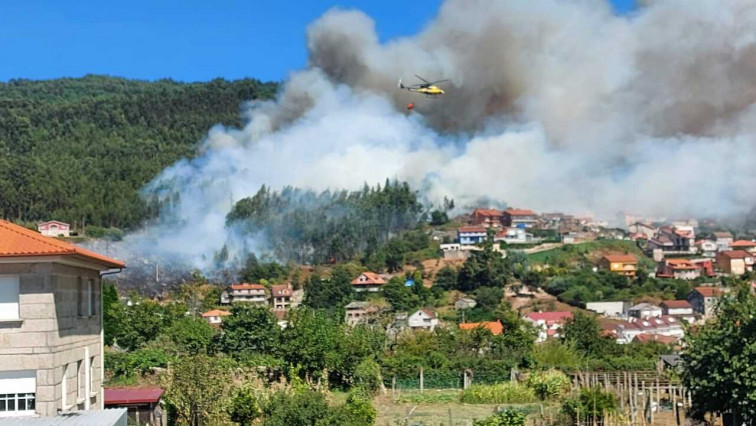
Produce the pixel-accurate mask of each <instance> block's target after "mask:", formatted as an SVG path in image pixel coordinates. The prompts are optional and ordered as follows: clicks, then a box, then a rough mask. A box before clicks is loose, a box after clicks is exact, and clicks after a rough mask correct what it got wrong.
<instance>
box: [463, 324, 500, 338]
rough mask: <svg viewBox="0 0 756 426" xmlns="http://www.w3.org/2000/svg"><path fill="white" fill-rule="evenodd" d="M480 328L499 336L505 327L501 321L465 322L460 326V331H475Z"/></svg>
mask: <svg viewBox="0 0 756 426" xmlns="http://www.w3.org/2000/svg"><path fill="white" fill-rule="evenodd" d="M478 327H483V328H487V329H488V330H489V331H490V332H491V334H493V335H495V336H498V335H500V334H501V333H503V332H504V326H503V325H502V324H501V322H499V321H489V322H463V323H461V324H459V329H460V330H475V329H476V328H478Z"/></svg>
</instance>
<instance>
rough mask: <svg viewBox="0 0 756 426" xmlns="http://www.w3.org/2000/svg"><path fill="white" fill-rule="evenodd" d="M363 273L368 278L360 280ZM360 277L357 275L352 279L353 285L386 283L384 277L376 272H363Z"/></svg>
mask: <svg viewBox="0 0 756 426" xmlns="http://www.w3.org/2000/svg"><path fill="white" fill-rule="evenodd" d="M363 275H364V276H365V278H367V279H366V280H365V281H360V277H361V276H363ZM360 277H357V278H355V279H354V280H352V284H353V285H369V284H386V281H384V280H383V278H381V276H380V275H378V274H376V273H375V272H363V273H361V274H360Z"/></svg>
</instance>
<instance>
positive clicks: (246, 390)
mask: <svg viewBox="0 0 756 426" xmlns="http://www.w3.org/2000/svg"><path fill="white" fill-rule="evenodd" d="M264 402H265V401H264V400H263V399H262V398H261V395H260V392H259V390H258V389H255V388H254V387H252V386H250V385H243V386H241V387H240V388H238V389H236V390H235V391H234V393H233V395H232V396H231V402H230V404H229V407H228V414H229V417H230V418H231V420H232V421H233V422H235V423H238V424H240V425H241V426H251V425H252V424H253V423H254V421H255V420H257V419H259V418H260V417H262V414H263V411H262V409H263V404H264Z"/></svg>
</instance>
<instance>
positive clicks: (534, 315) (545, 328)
mask: <svg viewBox="0 0 756 426" xmlns="http://www.w3.org/2000/svg"><path fill="white" fill-rule="evenodd" d="M523 319H524V320H525V321H527V322H529V323H531V324H533V326H535V328H536V329H537V330H538V339H536V342H539V343H540V342H543V341H545V340H546V339H547V338H550V337H559V329H560V328H562V326H563V325H564V324H565V322H567V320H569V319H572V312H568V311H562V312H531V313H529V314H527V315H525V317H524V318H523Z"/></svg>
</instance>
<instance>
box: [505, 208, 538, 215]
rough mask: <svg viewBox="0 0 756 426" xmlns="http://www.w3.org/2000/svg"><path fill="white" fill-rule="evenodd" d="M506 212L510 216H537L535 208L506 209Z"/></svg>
mask: <svg viewBox="0 0 756 426" xmlns="http://www.w3.org/2000/svg"><path fill="white" fill-rule="evenodd" d="M504 212H505V213H507V214H508V215H510V216H535V212H534V211H533V210H527V209H506V210H504Z"/></svg>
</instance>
